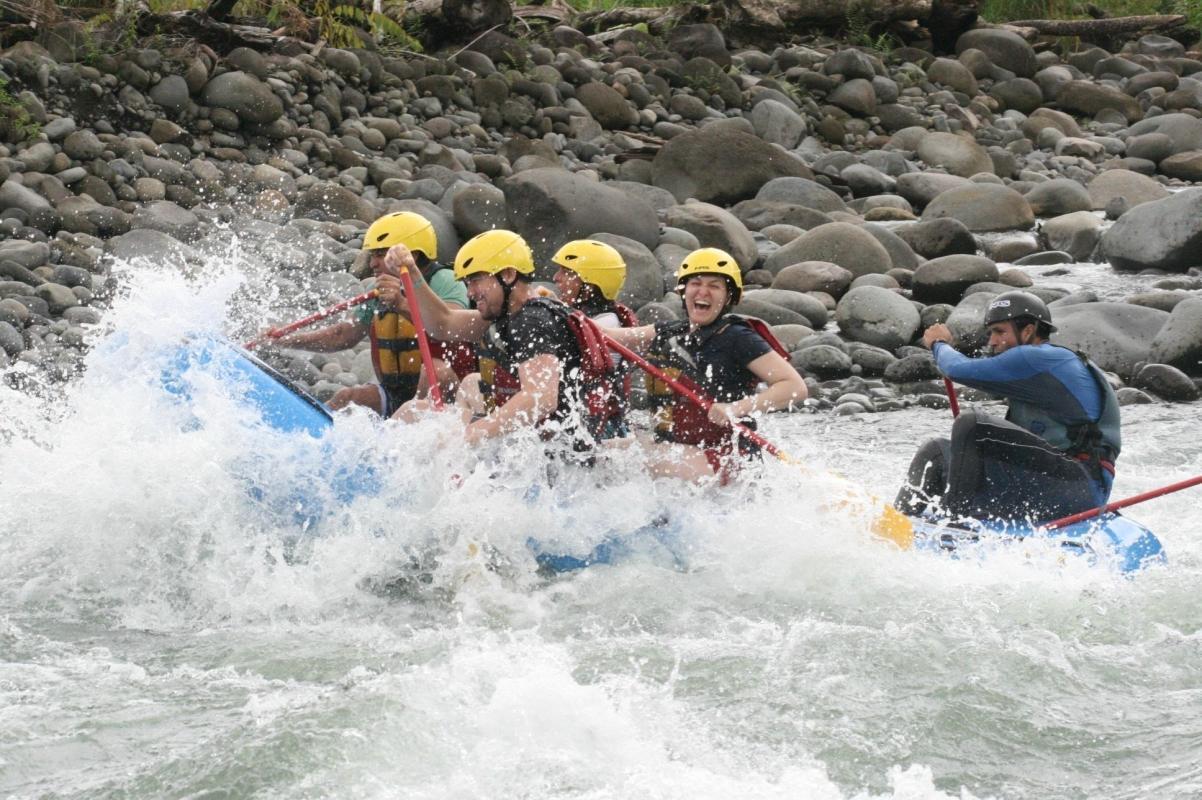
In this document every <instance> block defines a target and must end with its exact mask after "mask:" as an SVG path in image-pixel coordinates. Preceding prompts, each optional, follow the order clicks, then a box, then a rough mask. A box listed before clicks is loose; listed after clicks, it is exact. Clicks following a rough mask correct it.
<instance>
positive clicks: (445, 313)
mask: <svg viewBox="0 0 1202 800" xmlns="http://www.w3.org/2000/svg"><path fill="white" fill-rule="evenodd" d="M388 259H389V263H390V264H392V265H395V266H397V267H400V266H408V267H410V268H412V265H413V256H412V254H411V253H410V252H409V250H408V249H407V248H405V247H404V246H398V247H394V248H393V249H392V250H391V251H389V254H388ZM533 276H534V257H533V255H532V254H531V252H530V247H529V245H527V244H526V242H525V240H523V239H522V237H521V236H519V235H518V234H516V233H514V232H512V231H505V230H492V231H486V232H484V233H482V234H480V235H479V236H476V237H475V238H473V239H471V240H470V241H468V242H467V243H466V244H464V245H463V247H462V248H460V250H459V254H458V255H457V256H456V257H455V277H456V278H459V279H460V280H462V281H464V283H465V285H466V286H467V293H468V297H470V298H471V300H472V301H473V303H474V304H475V309H474V310H464V309H457V308H453V307H452V306H450V305H448V304H447V303H446V302H444V301H442V300H441V299H440V298H439V297H438V295H437V293H435V292H434V291H432V290H431V288H430V287H429V286H428V285H427V284H426V283H425V282H418V283H417V284H416V285H415V292H416V295H417V298H416V299H417V302H418V305H419V307H420V310H421V315H422V321H423V322H424V324H425V325H426V327H427V329H428V330H429V332H430V334H431V335H433V336H436V337H438V338H440V339H444V340H446V341H454V342H479V345H478V352H479V355H480V376H481V377H480V380H481V384H482V389H483V393H484V395H485V397H486V399H487V401H488V413H487V414H486V415H484V416H483V417H481V418H480V419H477V420H474V421H472V422H470V423H469V424H468V425H467V429H466V432H465V437H466V439H467V440H468V442H469V443H476V442H480V441H483V440H485V439H491V438H494V437H498V436H503V435H505V434H507V433H510V432H512V431H515V430H518V429H520V428H526V427H535V426H541V425H545V424H547V423H557V424H558V425H559V426H561V430H562V431H563V432H564V433H566V434H567V436H568V440H569V441H570V443H571V444H572V446H573V448H574V449H577V450H587V449H588V448H589V447H590V446H591V445H592V443H593V442H594V441H595V439H596V438H599V437H600V436H602V435H604V429H605V428H606V427H607V426H608V425H609V424H610V422H611V419H610V418H609V415H610V414H611V413H612V407H611V406H612V404H611V403H610V402H609V400H610V395H611V393H612V387H611V386H610V385H608V383H607V381H608V380H609V373H610V361H609V357H608V354H607V353H606V352H605V349H604V344H603V343H602V342H601V340H600V333H599V331H598V330H597V328H596V327H595V325H593V323H591V322H589V321H588V320H587V319H585V320H583V321H581V320H580V319H579V318H578V317H572V316H571V313H570V309H569V308H567V307H566V306H565V305H564V304H563V303H560V302H559V301H557V300H553V299H550V298H545V297H541V296H538V295H537V294H536V293H535V291H534V289H533V286H532V284H531V279H532V278H533ZM401 292H402V288H401V284H400V281H399V280H396V279H394V278H391V277H389V276H385V277H383V278H381V279H380V297H381V298H382V299H384V300H385V301H387V302H392V303H397V302H401V298H402V296H403V295H402V294H401Z"/></svg>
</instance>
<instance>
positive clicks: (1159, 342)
mask: <svg viewBox="0 0 1202 800" xmlns="http://www.w3.org/2000/svg"><path fill="white" fill-rule="evenodd" d="M1148 357H1149V359H1150V360H1151V361H1154V362H1156V363H1159V364H1168V365H1170V366H1173V367H1176V368H1177V369H1179V370H1181V371H1183V372H1185V373H1186V374H1188V375H1193V376H1195V377H1199V376H1202V297H1191V298H1188V299H1186V300H1182V301H1181V302H1179V303H1177V304H1176V305H1175V306H1173V310H1172V312H1171V313H1170V314H1169V318H1168V321H1167V322H1166V323H1165V324H1164V327H1163V328H1161V329H1160V330H1159V331H1158V332H1157V333H1156V337H1155V338H1154V339H1153V340H1152V346H1151V348H1150V350H1149V352H1148Z"/></svg>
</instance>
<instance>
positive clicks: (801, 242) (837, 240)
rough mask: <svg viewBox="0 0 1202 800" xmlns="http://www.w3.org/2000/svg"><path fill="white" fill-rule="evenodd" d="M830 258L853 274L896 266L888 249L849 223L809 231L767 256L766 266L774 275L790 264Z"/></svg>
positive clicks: (832, 223)
mask: <svg viewBox="0 0 1202 800" xmlns="http://www.w3.org/2000/svg"><path fill="white" fill-rule="evenodd" d="M803 261H829V262H830V263H832V264H838V265H839V266H841V267H843V268H844V269H846V270H848V271H849V272H851V273H852V275H853V276H855V277H859V276H861V275H869V274H875V273H885V272H888V271H889V270H890V269H892V268H893V262H892V260H891V259H890V258H889V251H888V250H886V249H885V247H884V245H882V244H881V243H880V242H879V241H877V239H876V237H874V236H873V235H872V234H871V233H869V232H868V231H866V230H864V229H863V228H860V227H859V226H857V225H852V224H851V223H849V222H830V223H827V224H826V225H819V226H818V227H817V228H814V229H813V230H810V231H806V232H805V233H803V234H802V235H801V236H798V237H797V238H796V239H794V240H793V241H791V242H789V243H788V244H787V245H785V246H784V247H782V248H780V249H779V250H777V251H776V252H775V253H773V254H772V255H770V256H768V259H767V262H766V263H765V267H766V268H767V269H768V270H769V271H770V272H772V273H773V274H775V273H778V272H780V271H781V270H782V269H784V268H785V267H787V266H789V265H790V264H800V263H802V262H803Z"/></svg>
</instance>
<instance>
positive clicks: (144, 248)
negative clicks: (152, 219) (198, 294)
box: [104, 228, 200, 269]
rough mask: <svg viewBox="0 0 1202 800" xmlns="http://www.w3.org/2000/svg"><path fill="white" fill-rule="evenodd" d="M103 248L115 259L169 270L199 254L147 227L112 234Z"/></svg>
mask: <svg viewBox="0 0 1202 800" xmlns="http://www.w3.org/2000/svg"><path fill="white" fill-rule="evenodd" d="M104 251H105V253H106V254H108V256H109V257H110V258H112V259H113V260H115V261H119V262H133V261H137V262H143V263H147V264H151V265H154V266H158V267H166V268H171V269H178V268H180V266H182V265H184V264H188V263H192V262H195V261H197V260H198V259H199V257H200V256H199V253H197V252H196V250H194V249H193V248H191V247H189V246H188V245H186V244H184V243H183V242H181V241H179V240H178V239H175V238H174V237H172V236H170V235H168V234H166V233H163V232H162V231H156V230H151V229H150V228H140V229H138V230H133V231H130V232H129V233H126V234H124V235H122V236H114V237H113V238H112V239H109V240H108V241H106V242H105V243H104Z"/></svg>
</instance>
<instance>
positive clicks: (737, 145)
mask: <svg viewBox="0 0 1202 800" xmlns="http://www.w3.org/2000/svg"><path fill="white" fill-rule="evenodd" d="M781 177H797V178H810V177H813V173H812V172H811V171H810V168H809V167H807V166H806V165H805V164H804V163H802V161H801V160H800V159H797V158H795V157H793V156H791V155H789V154H787V153H785V152H784V151H782V150H780V149H778V148H776V147H773V146H772V145H770V144H768V143H767V142H765V141H764V140H762V139H760V138H759V137H757V136H754V135H752V134H750V133H745V132H743V131H739V130H734V129H732V128H729V127H724V126H723V127H720V126H718V125H707V126H705V127H704V128H701V129H699V130H695V131H688V132H686V133H682V134H680V135H679V136H674V137H672V138H671V139H669V140H668V141H667V143H665V144H664V146H663V147H662V148H660V151H659V152H658V153H657V154H656V156H655V160H654V161H652V162H651V182H652V183H653V184H654V185H656V186H659V187H661V188H663V189H667V190H668V191H670V192H671V193H672V194H673V196H675V197H676V199H677V200H678V201H679V202H684V201H685V200H687V199H688V198H690V197H692V198H695V199H697V200H701V201H702V202H707V203H716V204H718V205H729V204H731V203H736V202H738V201H739V200H745V199H747V198H750V197H753V196H755V193H756V192H757V191H758V190H759V189H760V187H761V186H763V185H764V184H765V183H767V182H768V181H770V180H772V179H773V178H781Z"/></svg>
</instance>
